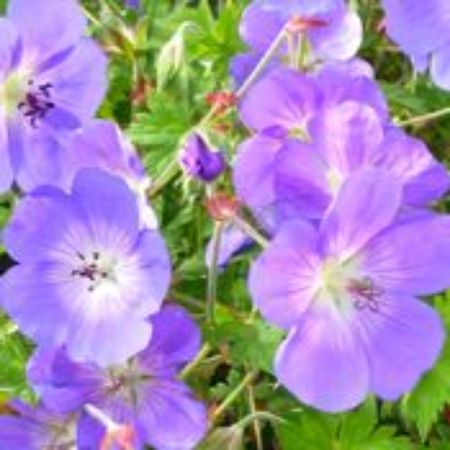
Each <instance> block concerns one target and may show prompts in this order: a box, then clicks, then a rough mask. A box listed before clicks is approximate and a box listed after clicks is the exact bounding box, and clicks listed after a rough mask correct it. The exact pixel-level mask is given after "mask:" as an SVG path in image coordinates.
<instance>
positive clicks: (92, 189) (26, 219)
mask: <svg viewBox="0 0 450 450" xmlns="http://www.w3.org/2000/svg"><path fill="white" fill-rule="evenodd" d="M4 245H5V247H6V248H7V250H8V252H9V253H10V254H11V256H12V257H13V258H14V259H15V260H16V261H17V262H18V265H16V266H15V267H13V268H12V269H11V270H9V271H8V272H7V273H6V275H5V276H4V277H3V279H2V283H1V302H2V305H3V307H4V308H5V310H6V311H7V312H8V314H10V316H11V317H12V319H13V320H15V321H16V322H17V323H18V325H19V326H20V328H21V330H22V331H23V332H24V333H25V334H27V335H28V336H30V337H31V338H33V339H34V340H36V342H38V343H39V344H41V345H44V346H58V345H66V346H67V351H68V352H69V354H70V355H71V356H72V357H73V358H74V359H77V360H92V361H96V362H98V363H99V364H102V365H106V364H113V363H120V362H123V361H124V360H126V359H127V358H128V357H130V356H131V355H133V354H135V353H136V352H138V351H140V350H142V349H143V348H144V347H145V346H146V345H147V342H148V339H149V338H150V335H151V325H150V324H149V323H148V322H147V321H146V317H147V316H148V315H150V314H154V313H155V312H157V311H158V310H159V308H160V306H161V303H162V301H163V298H164V295H165V293H166V291H167V288H168V284H169V279H170V263H169V256H168V253H167V250H166V247H165V245H164V242H163V240H162V238H161V236H160V235H159V234H158V233H157V232H156V231H154V230H145V229H144V230H141V229H140V224H139V212H138V207H137V203H136V198H135V196H134V194H133V192H132V191H130V189H129V188H128V187H127V185H126V184H125V182H124V181H122V180H121V179H120V178H117V177H113V176H111V175H109V174H106V173H105V172H103V171H101V170H98V169H84V170H82V171H80V172H79V173H78V175H77V177H76V178H75V181H74V183H73V187H72V190H71V193H70V194H69V195H67V194H66V193H64V192H63V191H61V190H59V189H57V188H53V187H43V188H41V189H38V190H36V191H34V192H33V193H31V194H29V195H28V196H27V197H25V198H24V199H23V200H21V202H20V203H19V204H18V206H17V209H16V210H15V212H14V214H13V217H12V220H11V222H10V223H9V225H8V226H7V227H6V230H5V232H4Z"/></svg>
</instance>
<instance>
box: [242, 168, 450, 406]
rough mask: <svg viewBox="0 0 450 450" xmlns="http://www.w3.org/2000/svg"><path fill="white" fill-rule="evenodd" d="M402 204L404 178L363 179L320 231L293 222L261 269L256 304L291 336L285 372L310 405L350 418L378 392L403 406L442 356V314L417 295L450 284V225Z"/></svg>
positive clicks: (283, 359) (286, 381) (283, 350)
mask: <svg viewBox="0 0 450 450" xmlns="http://www.w3.org/2000/svg"><path fill="white" fill-rule="evenodd" d="M401 204H402V188H401V185H400V183H398V182H397V180H396V179H395V177H393V176H392V175H390V174H388V173H386V172H384V171H364V170H363V171H360V172H357V173H355V174H354V175H352V176H351V177H349V179H348V180H347V181H346V183H345V184H344V186H343V187H342V189H341V192H340V194H339V195H338V197H337V199H336V201H335V202H334V204H333V207H332V208H331V210H330V211H329V213H328V214H327V215H326V217H325V218H324V220H323V222H322V223H321V225H320V227H319V229H316V228H314V227H313V226H311V225H310V224H308V223H306V222H303V221H290V222H287V223H286V224H284V225H283V226H282V227H281V229H280V230H279V231H278V233H277V235H276V237H275V239H274V240H273V241H272V242H271V243H270V244H269V246H268V248H267V249H266V250H265V251H264V253H263V254H262V256H261V257H260V258H259V259H258V260H257V261H256V262H255V263H254V265H253V268H252V270H251V273H250V280H249V286H250V291H251V294H252V296H253V299H254V301H255V303H256V305H257V306H258V308H259V309H260V310H261V312H262V313H263V315H264V316H265V317H266V318H267V320H269V321H270V322H272V323H274V324H276V325H278V326H280V327H283V328H285V329H288V330H290V331H289V335H288V337H287V339H286V340H285V342H284V343H283V344H282V345H281V347H280V348H279V350H278V354H277V357H276V361H275V369H276V374H277V376H278V379H279V381H280V382H281V384H283V385H284V386H286V387H287V388H288V389H289V390H290V391H291V392H292V393H293V394H294V395H295V396H296V397H298V398H299V399H300V400H301V401H303V402H304V403H307V404H309V405H312V406H314V407H316V408H319V409H322V410H325V411H341V410H345V409H349V408H352V407H354V406H356V405H357V404H358V403H360V402H362V401H363V399H364V398H365V396H366V395H367V394H368V393H370V392H373V393H375V394H377V395H378V396H380V397H381V398H383V399H386V400H394V399H397V398H398V397H399V396H400V395H402V394H403V393H405V392H407V391H409V390H410V389H411V388H412V387H413V386H414V385H415V383H416V382H417V381H418V380H419V378H420V376H421V375H422V374H423V373H424V372H425V371H427V370H428V369H430V368H431V367H432V365H433V363H434V362H435V361H436V359H437V357H438V355H439V353H440V351H441V348H442V344H443V341H444V331H443V326H442V324H441V321H440V319H439V316H438V315H437V314H436V313H435V311H434V310H433V309H432V308H431V307H430V306H428V305H426V304H425V303H423V302H422V301H420V300H419V299H418V298H417V297H420V296H424V295H429V294H433V293H436V292H439V291H441V290H443V289H446V288H448V286H449V283H450V282H449V280H450V218H449V217H448V216H439V215H435V214H433V213H431V212H423V213H420V214H411V215H407V216H403V217H399V216H398V213H399V209H400V207H401ZM418 236H419V238H418ZM420 236H427V239H421V238H420Z"/></svg>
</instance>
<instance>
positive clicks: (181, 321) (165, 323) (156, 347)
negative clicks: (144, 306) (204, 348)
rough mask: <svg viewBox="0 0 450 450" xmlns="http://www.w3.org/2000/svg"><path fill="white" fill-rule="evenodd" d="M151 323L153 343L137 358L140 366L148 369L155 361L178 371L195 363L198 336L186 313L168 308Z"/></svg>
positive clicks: (169, 306)
mask: <svg viewBox="0 0 450 450" xmlns="http://www.w3.org/2000/svg"><path fill="white" fill-rule="evenodd" d="M150 321H151V323H152V325H153V335H152V340H151V342H150V345H149V346H148V348H147V349H146V350H144V351H143V352H141V353H140V354H139V355H138V359H139V361H140V362H142V363H144V364H146V365H148V366H150V367H151V366H152V365H154V363H155V361H158V362H160V363H162V364H164V365H166V364H167V365H172V366H177V367H179V366H181V365H183V364H186V363H188V362H189V361H191V360H192V359H194V357H195V356H196V354H197V353H198V351H199V350H200V345H201V335H200V329H199V328H198V326H197V324H196V323H195V322H194V320H193V319H192V318H191V316H190V315H189V314H188V313H187V311H185V310H184V309H183V308H181V307H179V306H176V305H170V304H169V305H166V306H165V307H163V309H162V310H161V311H160V312H159V313H158V314H155V315H154V316H153V317H151V319H150ZM156 369H157V367H156Z"/></svg>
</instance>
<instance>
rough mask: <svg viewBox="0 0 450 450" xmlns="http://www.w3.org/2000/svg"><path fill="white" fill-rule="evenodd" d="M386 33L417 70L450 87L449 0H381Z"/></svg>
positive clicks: (439, 83) (444, 87)
mask: <svg viewBox="0 0 450 450" xmlns="http://www.w3.org/2000/svg"><path fill="white" fill-rule="evenodd" d="M382 5H383V7H384V10H385V12H386V30H387V33H388V35H389V36H390V37H391V38H392V39H393V40H394V41H395V42H396V43H397V44H398V45H399V46H400V48H401V49H402V50H403V51H404V52H405V53H406V54H407V55H409V57H410V58H411V60H412V63H413V64H414V67H415V69H416V70H417V71H419V72H424V71H425V70H427V69H428V68H429V69H430V74H431V78H432V79H433V81H434V82H435V83H436V84H437V85H438V86H440V87H442V88H443V89H448V90H450V70H449V67H450V65H449V61H450V2H448V1H447V0H436V1H433V2H421V1H420V0H413V1H409V2H400V1H397V0H383V1H382Z"/></svg>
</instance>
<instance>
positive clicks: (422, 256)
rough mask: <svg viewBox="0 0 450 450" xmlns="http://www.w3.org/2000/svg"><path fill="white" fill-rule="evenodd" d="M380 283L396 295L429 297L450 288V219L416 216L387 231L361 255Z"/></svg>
mask: <svg viewBox="0 0 450 450" xmlns="http://www.w3.org/2000/svg"><path fill="white" fill-rule="evenodd" d="M360 256H361V264H362V265H363V267H364V270H365V271H366V272H367V273H368V274H369V275H370V277H372V278H373V279H374V281H375V282H376V284H378V285H379V286H383V288H384V289H387V290H389V291H393V292H401V293H412V294H415V295H429V294H433V293H436V292H439V291H442V290H444V289H447V288H448V287H449V286H450V220H449V218H448V217H446V216H439V215H431V214H423V215H416V216H412V217H411V219H410V220H404V221H402V222H400V223H398V224H394V225H393V226H391V227H389V228H388V229H386V230H385V231H384V232H383V233H381V234H380V235H378V236H377V237H375V238H374V239H373V240H371V242H370V243H369V244H368V245H367V247H366V248H365V249H364V252H361V255H360Z"/></svg>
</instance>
